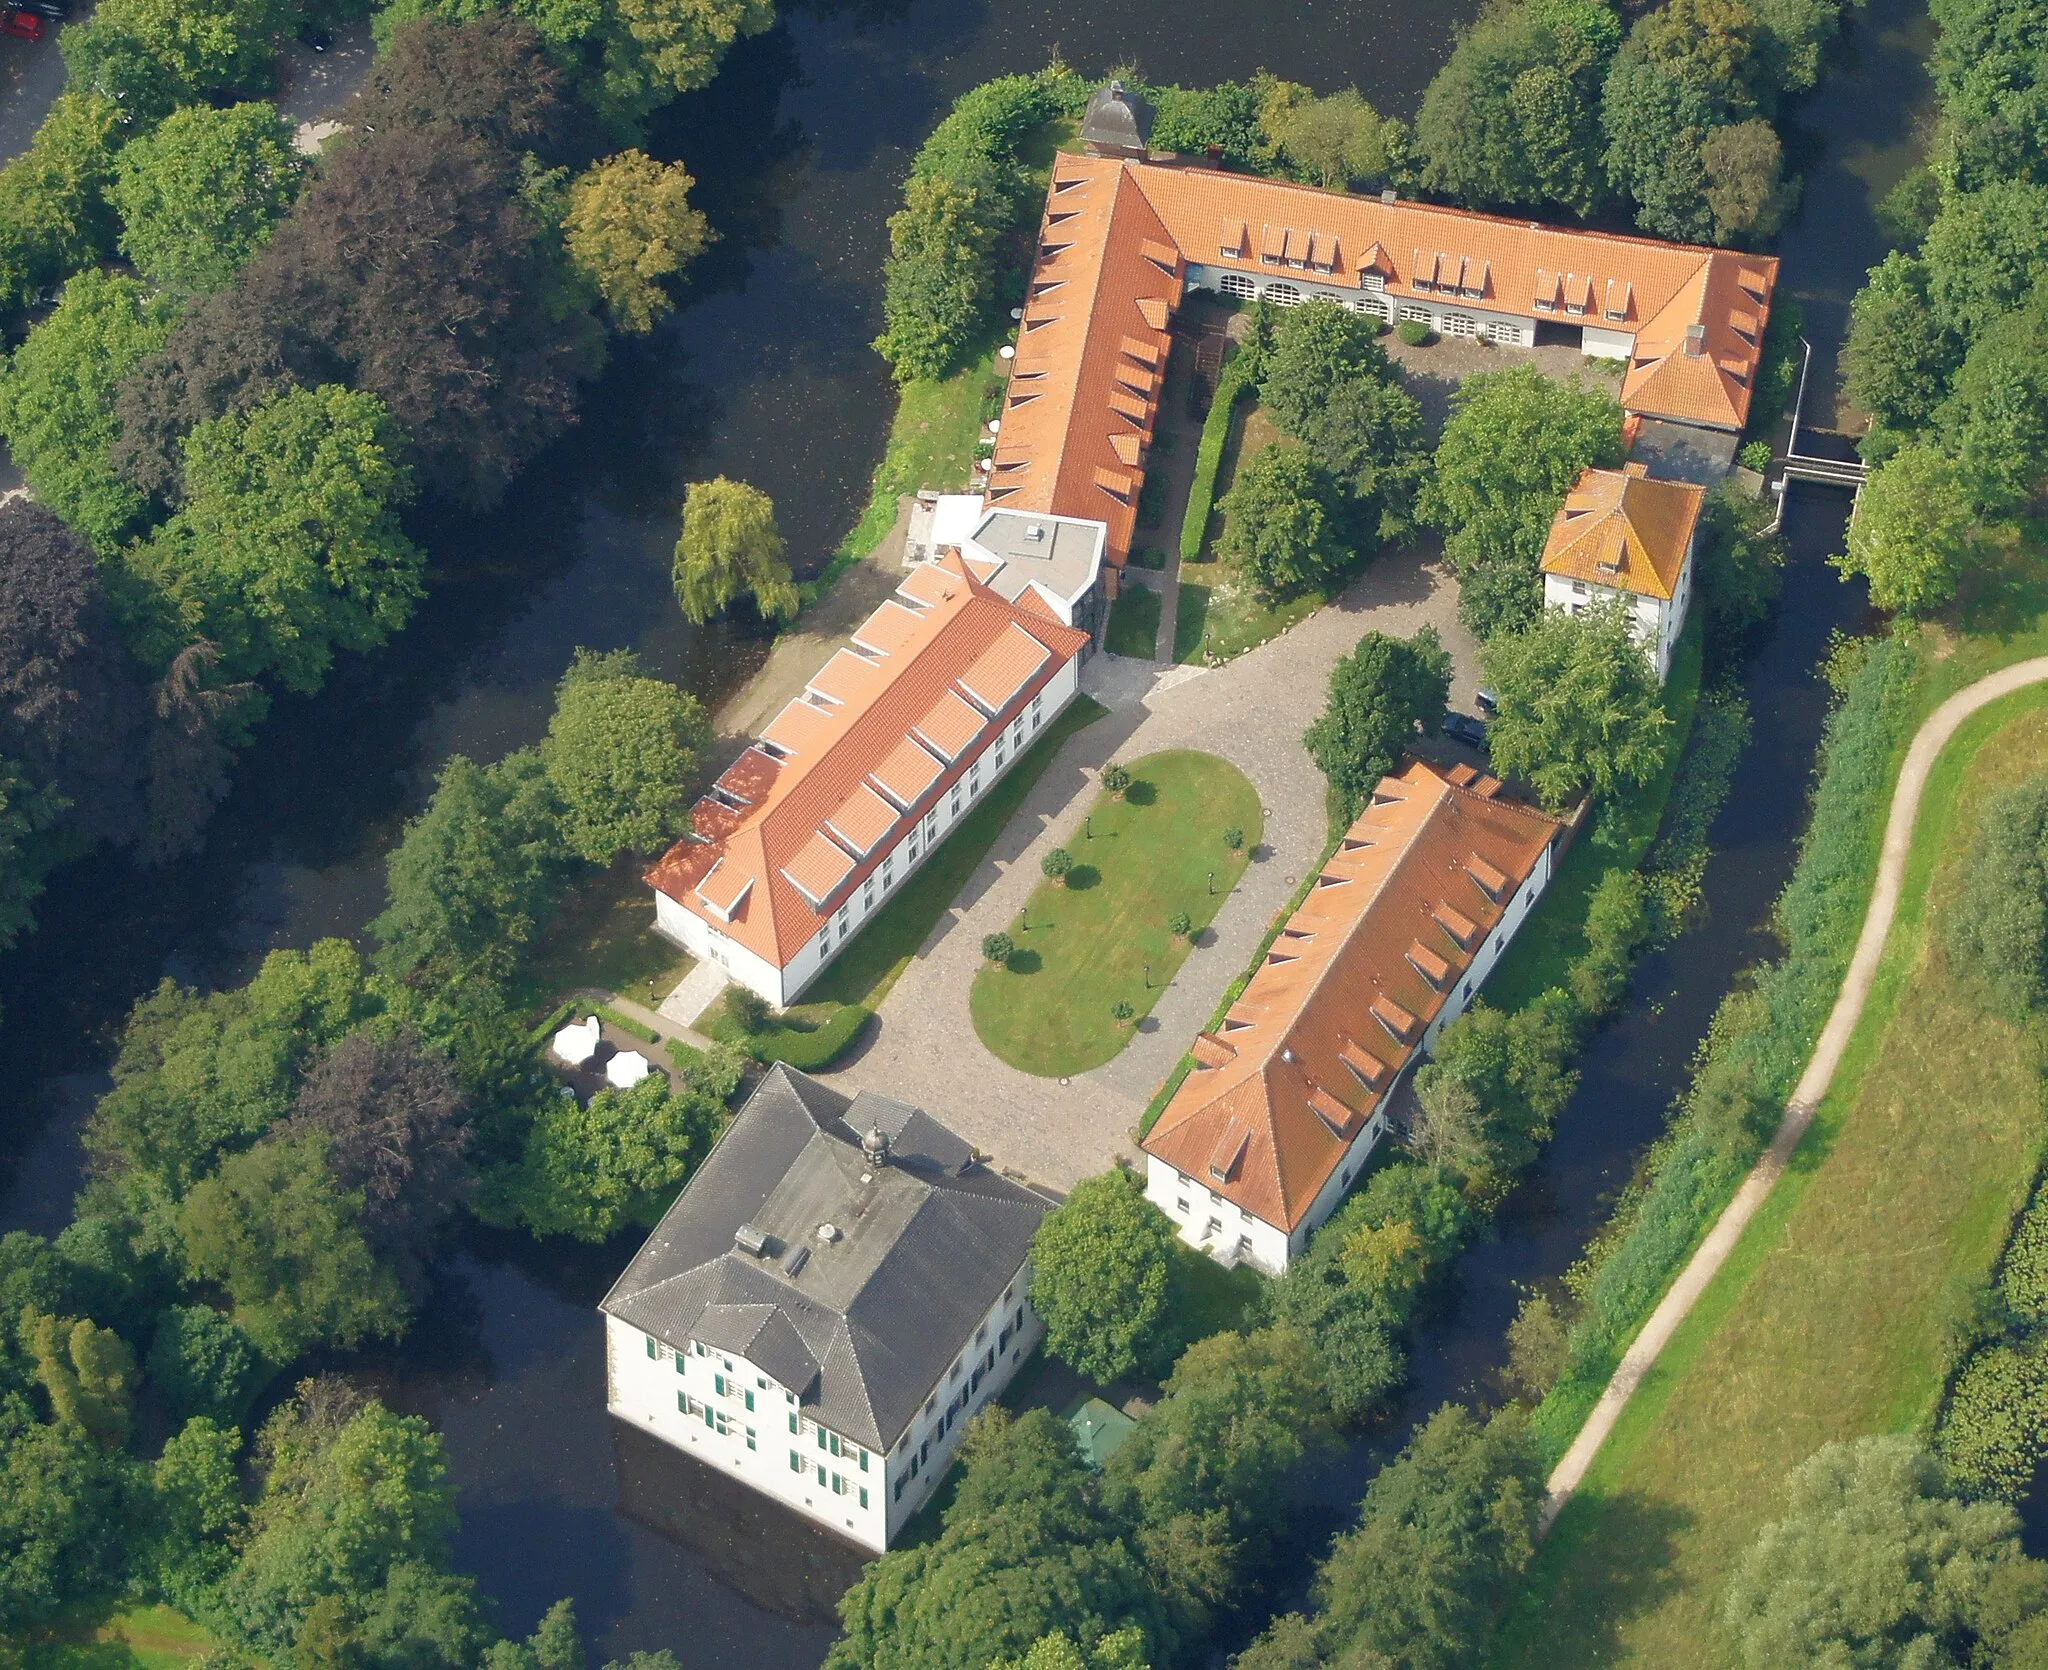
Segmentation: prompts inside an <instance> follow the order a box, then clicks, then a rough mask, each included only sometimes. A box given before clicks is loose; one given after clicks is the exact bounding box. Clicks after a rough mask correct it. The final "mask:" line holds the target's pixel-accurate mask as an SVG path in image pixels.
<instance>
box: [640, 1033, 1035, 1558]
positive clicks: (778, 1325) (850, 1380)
mask: <svg viewBox="0 0 2048 1670" xmlns="http://www.w3.org/2000/svg"><path fill="white" fill-rule="evenodd" d="M1049 1207H1050V1202H1048V1201H1046V1200H1044V1199H1042V1198H1041V1197H1039V1196H1038V1195H1036V1194H1034V1193H1032V1192H1031V1191H1030V1190H1028V1189H1024V1188H1021V1187H1019V1186H1018V1185H1016V1184H1014V1183H1011V1182H1009V1181H1008V1180H1007V1179H1004V1178H1002V1177H999V1176H996V1175H994V1174H992V1173H990V1172H988V1171H987V1170H985V1169H984V1168H983V1167H982V1166H980V1165H979V1164H978V1162H977V1161H976V1160H975V1157H974V1152H973V1150H972V1149H971V1148H970V1147H969V1146H968V1145H967V1144H965V1143H963V1142H962V1141H961V1140H960V1139H959V1138H958V1137H956V1136H954V1135H953V1133H952V1132H950V1131H948V1130H946V1129H945V1127H944V1126H942V1125H940V1124H939V1123H938V1122H937V1121H936V1120H934V1119H932V1118H931V1117H930V1116H929V1115H927V1114H925V1113H923V1112H921V1111H919V1110H918V1109H915V1108H910V1107H905V1106H904V1105H903V1104H902V1103H900V1102H892V1101H890V1100H889V1099H888V1098H886V1097H882V1096H877V1095H875V1094H873V1093H872V1092H869V1091H863V1092H861V1093H860V1095H858V1096H856V1097H852V1098H848V1097H846V1096H844V1095H841V1094H840V1093H838V1092H837V1091H834V1090H831V1089H829V1088H827V1087H826V1086H824V1085H822V1084H820V1083H818V1081H817V1080H815V1079H812V1078H809V1077H807V1076H806V1075H804V1074H802V1073H798V1072H795V1071H793V1070H792V1069H790V1068H787V1067H781V1066H778V1067H775V1068H772V1069H771V1070H770V1071H769V1073H768V1076H767V1077H766V1078H765V1079H763V1080H762V1082H761V1085H760V1087H759V1088H758V1089H756V1091H755V1092H754V1094H753V1095H752V1096H751V1097H750V1098H749V1099H748V1101H747V1104H746V1106H745V1107H743V1108H742V1109H741V1110H740V1112H739V1113H738V1114H737V1115H736V1116H735V1117H734V1120H733V1122H732V1125H731V1126H730V1127H729V1128H728V1129H727V1131H726V1133H725V1135H724V1136H723V1137H722V1138H721V1139H720V1141H719V1143H718V1146H717V1147H716V1148H714V1149H713V1150H712V1152H711V1154H710V1156H709V1157H708V1158H707V1159H706V1160H705V1162H704V1164H703V1165H702V1166H701V1167H700V1168H699V1169H698V1172H697V1175H696V1176H695V1177H693V1178H692V1179H691V1180H690V1184H689V1186H688V1187H687V1188H685V1189H684V1191H683V1193H682V1195H681V1196H680V1197H679V1198H678V1199H677V1201H676V1203H675V1205H674V1206H672V1207H671V1208H670V1209H669V1211H668V1214H667V1215H666V1216H665V1217H664V1218H663V1219H662V1221H661V1223H660V1225H659V1226H658V1227H657V1228H656V1229H655V1231H654V1233H653V1235H651V1236H650V1237H649V1238H648V1241H647V1244H646V1245H645V1246H644V1247H643V1248H642V1249H641V1250H640V1252H639V1254H638V1255H637V1256H636V1257H635V1258H634V1260H633V1262H632V1264H630V1265H629V1266H628V1267H627V1269H626V1272H625V1274H624V1275H622V1276H621V1277H620V1278H619V1280H618V1282H617V1284H616V1285H615V1286H614V1287H613V1289H612V1291H611V1292H610V1293H609V1294H608V1295H607V1296H606V1297H605V1300H604V1304H603V1307H602V1308H603V1310H604V1312H605V1383H606V1400H607V1403H608V1405H609V1407H610V1409H611V1412H612V1413H613V1414H614V1415H616V1416H618V1417H619V1418H620V1419H621V1420H625V1421H630V1422H632V1423H633V1424H634V1425H635V1426H637V1427H641V1428H643V1429H645V1430H647V1431H649V1432H651V1433H653V1434H654V1435H655V1436H657V1437H659V1438H661V1439H663V1440H664V1441H666V1442H667V1443H670V1444H673V1445H674V1446H675V1447H676V1448H677V1449H679V1450H683V1451H685V1452H687V1453H689V1454H692V1455H694V1456H696V1457H697V1458H698V1459H699V1460H701V1461H702V1462H704V1464H705V1465H706V1466H709V1467H715V1468H717V1469H718V1470H719V1471H720V1472H724V1473H729V1474H730V1475H731V1476H732V1477H733V1478H735V1479H737V1480H739V1481H740V1482H741V1483H744V1484H746V1485H748V1486H749V1487H751V1488H752V1489H755V1490H758V1491H760V1492H761V1493H762V1494H763V1495H765V1496H768V1497H770V1498H772V1499H773V1500H775V1501H777V1502H780V1503H781V1504H782V1505H783V1506H785V1507H787V1508H789V1509H790V1510H791V1511H792V1512H795V1513H799V1514H802V1515H803V1516H804V1517H805V1518H807V1519H810V1520H812V1521H814V1522H815V1523H817V1524H819V1525H822V1526H824V1527H825V1528H826V1529H828V1530H830V1531H833V1532H835V1533H837V1534H838V1535H840V1536H842V1537H845V1538H848V1539H849V1540H851V1541H853V1542H856V1543H858V1544H860V1545H861V1546H862V1547H864V1548H871V1549H875V1550H877V1551H879V1550H881V1549H884V1548H887V1547H888V1546H889V1544H890V1541H891V1540H892V1539H893V1538H894V1537H895V1535H896V1534H897V1533H898V1532H899V1531H900V1530H901V1529H902V1528H903V1526H904V1525H905V1524H906V1523H908V1521H909V1520H910V1518H911V1516H912V1515H914V1514H915V1513H916V1512H917V1510H918V1509H919V1508H920V1507H922V1506H923V1505H924V1503H925V1501H926V1499H927V1498H928V1497H929V1496H930V1495H931V1492H932V1490H933V1488H934V1487H935V1485H936V1483H937V1481H938V1480H939V1479H940V1478H941V1477H942V1476H943V1475H944V1473H945V1470H946V1466H947V1464H948V1462H950V1460H951V1459H952V1455H953V1452H954V1450H955V1448H956V1447H957V1446H958V1444H959V1442H960V1437H961V1434H962V1433H963V1431H964V1430H965V1428H966V1423H967V1421H968V1420H969V1419H970V1418H971V1417H972V1416H974V1415H975V1414H977V1413H978V1412H979V1411H980V1410H981V1409H983V1408H984V1407H986V1405H987V1404H988V1403H989V1402H990V1400H991V1399H993V1398H994V1397H995V1396H996V1395H997V1393H999V1392H1000V1391H1001V1390H1002V1388H1003V1387H1004V1386H1005V1385H1007V1384H1008V1383H1009V1381H1010V1378H1011V1376H1012V1375H1013V1374H1015V1372H1016V1370H1017V1368H1018V1366H1019V1365H1020V1364H1021V1363H1022V1362H1023V1361H1024V1360H1025V1359H1026V1358H1027V1357H1028V1356H1029V1355H1030V1354H1031V1352H1032V1350H1033V1349H1034V1348H1035V1347H1036V1345H1037V1343H1038V1341H1039V1338H1040V1336H1041V1335H1042V1334H1043V1332H1044V1329H1043V1327H1042V1325H1041V1324H1040V1322H1039V1320H1038V1316H1037V1313H1036V1312H1034V1311H1033V1310H1032V1308H1031V1301H1030V1288H1031V1267H1030V1261H1029V1258H1028V1254H1029V1250H1030V1245H1031V1237H1032V1234H1033V1233H1034V1232H1035V1231H1036V1229H1037V1227H1038V1224H1039V1222H1040V1220H1041V1219H1042V1218H1043V1217H1044V1215H1045V1213H1046V1211H1047V1210H1048V1209H1049Z"/></svg>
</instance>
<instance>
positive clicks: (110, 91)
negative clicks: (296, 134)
mask: <svg viewBox="0 0 2048 1670" xmlns="http://www.w3.org/2000/svg"><path fill="white" fill-rule="evenodd" d="M291 15H292V13H291V9H290V7H289V6H288V5H287V4H286V3H285V0H107V3H106V4H104V5H101V6H96V7H95V8H94V9H93V13H92V16H91V17H89V18H85V19H82V20H81V21H80V22H79V24H78V26H77V27H76V28H70V27H67V28H65V29H64V30H63V31H62V32H61V33H60V34H59V35H58V37H57V45H58V49H59V50H60V51H61V52H62V53H63V54H64V64H65V67H66V68H67V69H68V70H69V71H70V82H71V84H72V85H73V86H76V87H78V88H81V89H84V90H87V91H90V92H93V93H96V94H99V95H100V96H101V97H103V98H106V99H110V100H112V101H113V102H114V103H115V104H117V105H119V106H120V107H121V111H122V114H123V117H124V119H125V120H127V121H129V122H132V123H134V124H136V125H137V126H138V127H143V128H148V127H151V126H154V125H155V124H156V123H157V122H159V121H161V120H163V119H164V118H165V117H166V116H168V115H170V114H171V112H172V110H173V109H175V108H176V107H177V106H179V105H199V104H204V103H206V102H207V100H208V98H209V97H210V96H212V95H214V94H216V93H220V92H227V93H242V94H259V93H265V92H268V91H269V90H270V77H271V65H272V57H273V54H274V53H275V52H276V41H277V37H278V36H279V35H280V34H283V33H286V32H287V30H288V21H287V20H288V19H289V18H290V17H291Z"/></svg>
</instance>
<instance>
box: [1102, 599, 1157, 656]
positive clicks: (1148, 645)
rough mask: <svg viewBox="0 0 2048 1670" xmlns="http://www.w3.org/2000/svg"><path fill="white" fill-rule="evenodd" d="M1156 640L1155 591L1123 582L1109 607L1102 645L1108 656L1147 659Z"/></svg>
mask: <svg viewBox="0 0 2048 1670" xmlns="http://www.w3.org/2000/svg"><path fill="white" fill-rule="evenodd" d="M1158 639H1159V593H1158V592H1156V591H1155V590H1153V589H1152V587H1150V586H1136V585H1126V586H1125V587H1124V589H1123V595H1122V596H1120V597H1119V598H1118V599H1117V600H1116V601H1115V602H1114V603H1112V604H1111V605H1110V609H1109V629H1108V631H1106V632H1105V633H1104V634H1103V637H1102V643H1103V647H1104V648H1105V649H1107V650H1108V651H1109V653H1110V654H1111V655H1129V656H1133V657H1135V658H1136V659H1138V660H1140V661H1150V660H1151V659H1152V651H1153V648H1154V647H1155V645H1156V644H1157V642H1158Z"/></svg>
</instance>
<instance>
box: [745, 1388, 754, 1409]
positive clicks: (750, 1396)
mask: <svg viewBox="0 0 2048 1670" xmlns="http://www.w3.org/2000/svg"><path fill="white" fill-rule="evenodd" d="M747 1407H748V1408H749V1409H751V1408H753V1407H754V1394H753V1393H752V1392H749V1393H747Z"/></svg>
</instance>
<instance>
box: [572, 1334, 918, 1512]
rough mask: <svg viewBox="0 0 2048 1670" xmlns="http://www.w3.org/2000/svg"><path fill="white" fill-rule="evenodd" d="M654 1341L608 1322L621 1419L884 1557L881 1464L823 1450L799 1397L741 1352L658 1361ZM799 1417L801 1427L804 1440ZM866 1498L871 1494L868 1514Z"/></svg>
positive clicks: (614, 1406) (610, 1366) (670, 1354)
mask: <svg viewBox="0 0 2048 1670" xmlns="http://www.w3.org/2000/svg"><path fill="white" fill-rule="evenodd" d="M647 1342H648V1336H647V1335H646V1334H643V1333H641V1332H640V1331H639V1330H638V1329H637V1328H631V1327H628V1326H627V1325H626V1324H625V1323H623V1322H621V1321H620V1320H619V1319H618V1318H617V1317H615V1316H608V1317H606V1318H605V1381H606V1386H607V1392H608V1402H609V1405H610V1408H611V1412H612V1413H613V1414H614V1415H617V1416H618V1417H619V1418H620V1419H621V1420H626V1421H631V1422H632V1423H633V1424H634V1425H635V1426H638V1427H642V1428H644V1429H645V1430H647V1431H649V1432H652V1433H653V1434H655V1436H657V1437H658V1438H661V1439H663V1440H664V1441H665V1442H667V1443H670V1444H673V1445H674V1446H675V1447H676V1448H677V1449H679V1450H682V1451H685V1452H686V1453H688V1454H690V1455H694V1456H695V1457H697V1459H698V1460H700V1461H702V1462H703V1463H704V1464H705V1465H706V1466H708V1467H716V1468H717V1469H718V1470H719V1471H720V1472H722V1473H728V1474H730V1475H731V1476H732V1477H734V1478H736V1479H738V1480H740V1481H741V1482H742V1483H744V1484H746V1485H748V1486H750V1487H751V1488H753V1489H755V1490H758V1491H760V1492H761V1494H762V1495H764V1496H768V1497H771V1498H772V1499H774V1500H775V1501H777V1502H780V1503H782V1505H783V1506H785V1507H787V1508H790V1509H792V1510H793V1511H795V1512H797V1513H800V1514H802V1515H803V1516H804V1517H805V1518H807V1519H810V1520H813V1521H815V1522H816V1523H818V1524H820V1525H823V1526H825V1527H826V1528H827V1529H828V1530H831V1531H834V1532H837V1533H838V1534H839V1535H840V1536H842V1537H847V1538H850V1539H851V1540H852V1541H854V1542H857V1543H859V1544H860V1545H861V1546H862V1547H864V1548H872V1549H875V1550H877V1551H879V1550H880V1549H882V1548H884V1547H885V1546H887V1542H886V1539H887V1509H886V1506H885V1504H886V1502H887V1500H888V1491H887V1489H886V1488H885V1481H886V1468H885V1466H884V1461H883V1457H882V1456H881V1455H879V1454H877V1453H875V1452H873V1451H867V1452H865V1453H866V1455H867V1466H866V1469H865V1470H863V1469H862V1467H861V1465H860V1461H859V1455H860V1453H862V1452H861V1451H860V1450H859V1448H858V1447H857V1446H849V1445H848V1444H847V1443H846V1442H844V1441H842V1444H841V1449H842V1451H849V1452H850V1453H844V1454H841V1455H839V1456H837V1457H835V1456H833V1455H832V1454H831V1453H830V1449H829V1442H828V1447H827V1448H826V1449H823V1450H821V1449H820V1448H819V1447H818V1428H817V1425H816V1423H815V1422H812V1421H810V1420H807V1419H806V1418H805V1417H804V1415H803V1412H802V1410H801V1409H800V1408H799V1407H798V1405H797V1402H796V1400H795V1397H794V1395H793V1394H792V1393H791V1392H790V1391H789V1390H788V1389H787V1388H785V1387H783V1386H781V1385H779V1384H778V1383H777V1382H776V1381H775V1379H774V1377H773V1376H771V1375H768V1374H766V1373H764V1372H763V1371H762V1370H760V1369H759V1368H757V1367H756V1366H755V1365H753V1364H752V1363H749V1362H748V1361H747V1360H746V1359H745V1358H744V1357H741V1356H739V1355H737V1354H736V1353H731V1352H724V1351H719V1352H715V1353H714V1354H712V1355H710V1356H706V1357H699V1356H696V1355H695V1354H694V1353H693V1352H691V1351H690V1350H689V1349H688V1348H687V1346H686V1347H685V1349H684V1350H683V1351H682V1352H681V1353H677V1352H676V1351H674V1350H672V1349H671V1348H670V1347H669V1346H667V1345H666V1344H663V1343H661V1342H659V1341H657V1342H656V1344H655V1350H656V1353H657V1354H656V1355H655V1356H652V1357H650V1356H649V1355H648V1354H647ZM728 1363H730V1364H731V1365H732V1366H731V1368H730V1369H728V1368H727V1366H726V1365H727V1364H728ZM678 1364H680V1365H681V1367H680V1369H679V1368H678V1366H677V1365H678ZM715 1376H723V1377H724V1378H725V1382H726V1387H727V1390H726V1391H725V1392H724V1393H721V1392H719V1390H718V1389H717V1385H716V1381H715V1378H714V1377H715ZM748 1392H752V1394H753V1399H754V1407H753V1408H752V1409H748V1408H747V1406H746V1393H748ZM679 1397H682V1398H695V1399H696V1400H697V1402H698V1403H699V1404H700V1405H701V1406H704V1407H708V1408H710V1409H711V1410H713V1411H714V1413H715V1414H722V1415H723V1416H724V1417H725V1421H726V1428H727V1430H726V1432H725V1433H724V1434H721V1433H720V1432H719V1431H718V1430H717V1427H716V1425H715V1424H714V1425H710V1426H707V1425H706V1424H705V1421H704V1417H703V1416H702V1415H691V1414H688V1413H687V1412H686V1411H685V1409H684V1408H682V1407H680V1406H679V1405H678V1402H677V1399H678V1398H679ZM792 1417H794V1418H795V1420H796V1423H797V1431H795V1432H794V1433H793V1432H791V1431H790V1420H791V1418H792ZM750 1431H751V1433H752V1435H753V1440H754V1442H753V1446H752V1447H751V1448H749V1447H748V1443H747V1438H748V1434H749V1432H750ZM828 1440H829V1435H828ZM792 1455H795V1456H797V1457H798V1458H800V1460H801V1461H802V1463H803V1466H802V1471H798V1470H797V1469H796V1468H794V1467H792V1466H791V1464H790V1458H791V1456H792ZM821 1463H822V1464H823V1465H824V1467H825V1469H826V1480H825V1483H824V1484H823V1485H820V1484H819V1483H818V1478H817V1469H818V1466H819V1465H820V1464H821ZM834 1474H837V1475H838V1477H839V1478H840V1480H841V1481H842V1483H843V1485H844V1489H843V1492H842V1491H835V1490H834V1489H833V1488H832V1478H833V1475H834ZM862 1489H865V1490H866V1491H867V1495H868V1499H867V1505H866V1506H865V1507H863V1506H862V1505H861V1500H860V1492H861V1490H862Z"/></svg>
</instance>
